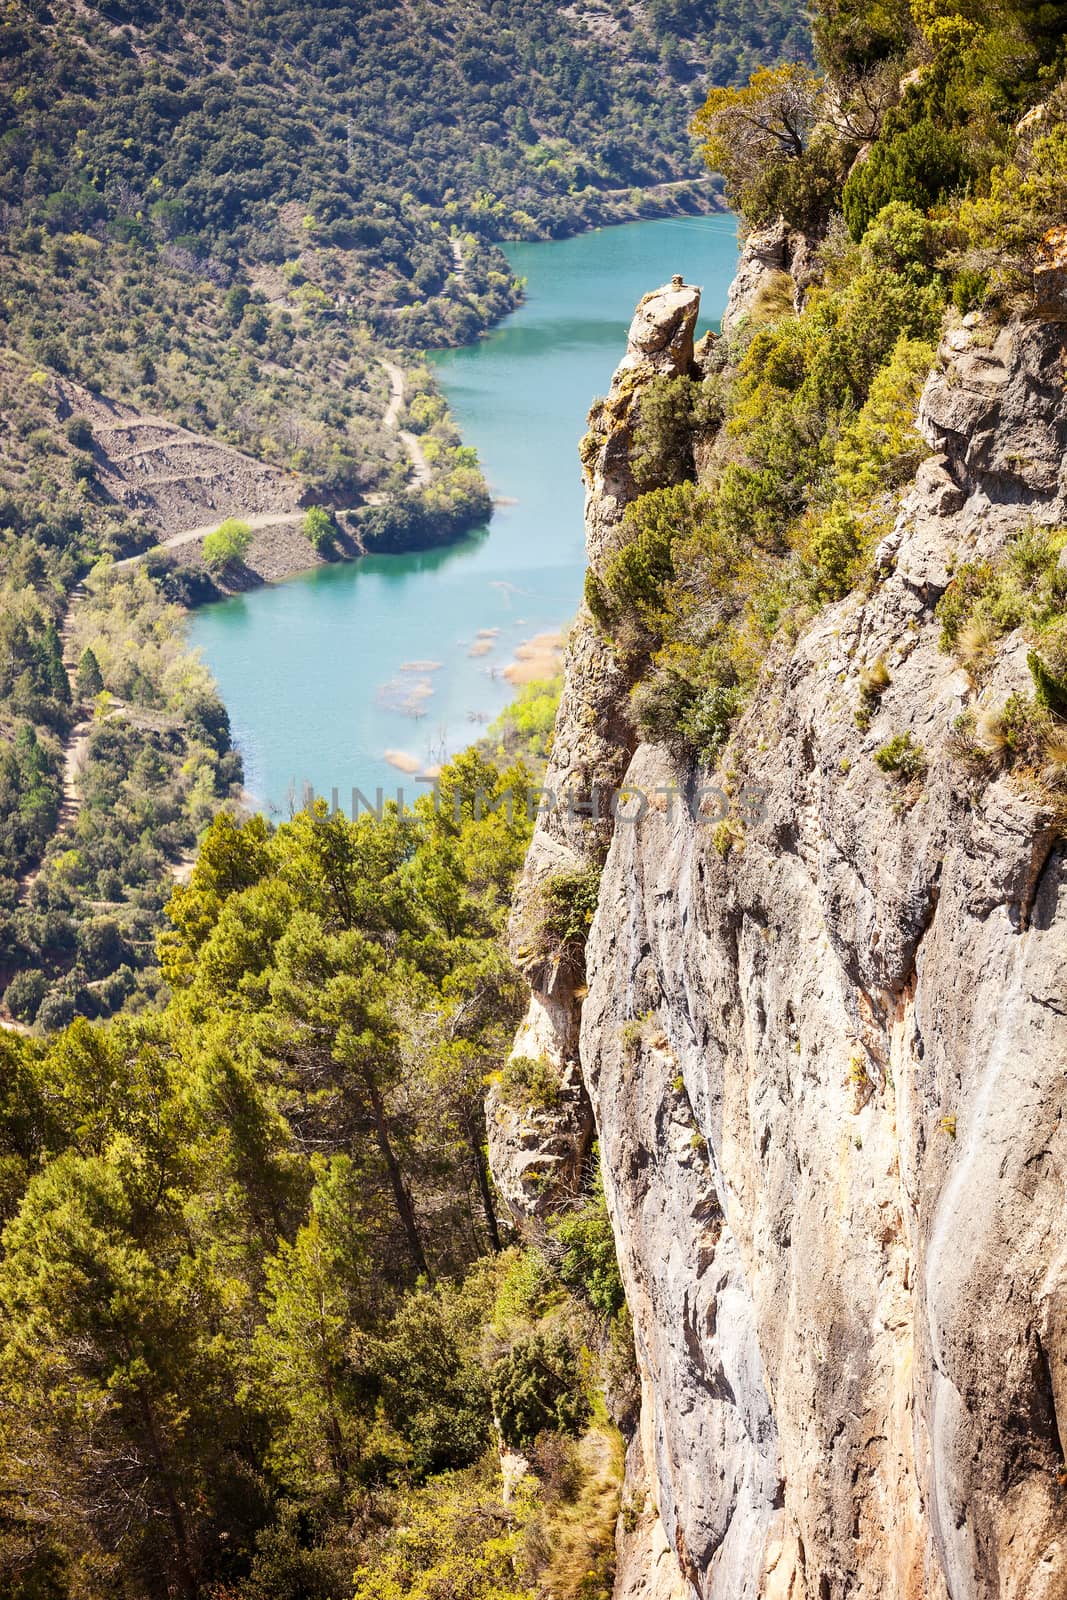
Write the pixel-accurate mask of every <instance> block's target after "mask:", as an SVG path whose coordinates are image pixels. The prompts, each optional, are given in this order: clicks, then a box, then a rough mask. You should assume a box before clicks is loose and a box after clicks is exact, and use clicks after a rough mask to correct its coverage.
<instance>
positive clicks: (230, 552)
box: [204, 517, 252, 572]
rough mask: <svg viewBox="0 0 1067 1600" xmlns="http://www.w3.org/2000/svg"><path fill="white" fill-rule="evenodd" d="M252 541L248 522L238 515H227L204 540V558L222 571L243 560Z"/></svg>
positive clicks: (214, 567)
mask: <svg viewBox="0 0 1067 1600" xmlns="http://www.w3.org/2000/svg"><path fill="white" fill-rule="evenodd" d="M251 543H252V530H251V528H250V527H249V526H248V523H247V522H241V521H239V520H238V518H237V517H227V518H226V520H225V522H221V523H220V524H219V526H218V527H217V528H216V529H215V531H214V533H209V534H208V536H207V538H206V539H205V540H204V560H205V561H206V562H207V564H208V566H209V567H211V568H213V569H214V570H215V571H216V572H221V571H223V570H224V569H225V568H226V567H229V566H234V565H236V564H237V563H238V562H240V561H243V560H244V558H245V556H246V555H247V554H248V547H249V545H250V544H251Z"/></svg>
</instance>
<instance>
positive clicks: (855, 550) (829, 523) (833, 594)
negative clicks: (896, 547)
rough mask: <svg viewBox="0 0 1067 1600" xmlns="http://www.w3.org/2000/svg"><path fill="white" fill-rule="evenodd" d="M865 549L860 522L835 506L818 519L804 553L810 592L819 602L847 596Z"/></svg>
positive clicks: (839, 506) (849, 512) (854, 516)
mask: <svg viewBox="0 0 1067 1600" xmlns="http://www.w3.org/2000/svg"><path fill="white" fill-rule="evenodd" d="M865 549H866V540H865V536H864V528H863V524H862V523H861V521H860V519H859V518H858V517H857V516H856V515H855V513H854V512H852V511H850V510H849V509H848V508H847V506H845V505H843V504H841V503H840V502H835V504H834V505H832V506H831V507H830V509H829V511H828V512H827V513H826V515H825V516H824V517H822V518H820V520H819V523H818V525H817V527H816V529H815V532H814V534H813V535H812V538H811V542H810V544H809V546H808V550H807V558H808V560H809V562H810V563H811V569H812V589H813V591H814V593H815V595H816V597H817V598H818V599H819V600H840V599H841V597H842V596H843V595H846V594H848V592H849V590H850V589H851V588H852V587H853V584H854V583H855V581H856V577H857V575H858V573H859V571H860V569H861V567H862V563H863V557H864V554H865Z"/></svg>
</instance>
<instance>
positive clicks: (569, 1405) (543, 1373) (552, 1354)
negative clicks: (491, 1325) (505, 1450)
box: [490, 1332, 589, 1449]
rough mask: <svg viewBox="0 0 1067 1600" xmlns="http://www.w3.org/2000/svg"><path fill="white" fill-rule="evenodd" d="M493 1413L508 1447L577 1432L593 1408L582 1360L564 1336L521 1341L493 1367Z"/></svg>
mask: <svg viewBox="0 0 1067 1600" xmlns="http://www.w3.org/2000/svg"><path fill="white" fill-rule="evenodd" d="M490 1386H491V1392H492V1399H493V1411H494V1413H495V1415H496V1418H497V1421H498V1422H499V1424H500V1430H501V1432H502V1434H503V1436H504V1439H505V1440H506V1442H507V1443H508V1444H510V1445H511V1446H513V1447H514V1448H516V1449H521V1448H522V1447H523V1446H524V1445H529V1444H532V1442H533V1440H534V1439H535V1438H536V1437H537V1435H538V1434H539V1433H543V1432H544V1431H546V1430H548V1431H549V1432H552V1433H577V1432H578V1431H579V1429H580V1428H581V1426H582V1424H583V1422H584V1421H585V1419H586V1417H587V1415H588V1411H589V1404H588V1400H587V1399H586V1396H585V1392H584V1389H583V1386H582V1381H581V1373H580V1370H579V1364H578V1356H577V1352H576V1351H575V1349H574V1346H573V1345H572V1343H571V1342H570V1340H569V1339H568V1337H567V1335H566V1334H565V1333H563V1332H537V1333H532V1334H530V1335H529V1336H528V1337H526V1338H524V1339H521V1340H520V1341H519V1342H518V1343H517V1344H515V1345H513V1346H512V1348H511V1350H509V1351H508V1353H507V1354H506V1355H504V1356H501V1358H500V1360H499V1361H498V1362H497V1363H496V1365H495V1366H494V1367H493V1370H492V1373H491V1375H490Z"/></svg>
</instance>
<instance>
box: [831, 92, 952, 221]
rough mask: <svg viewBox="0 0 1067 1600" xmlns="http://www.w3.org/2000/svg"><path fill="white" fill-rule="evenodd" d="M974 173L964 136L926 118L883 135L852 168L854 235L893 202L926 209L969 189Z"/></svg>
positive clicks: (848, 203)
mask: <svg viewBox="0 0 1067 1600" xmlns="http://www.w3.org/2000/svg"><path fill="white" fill-rule="evenodd" d="M974 177H975V170H974V167H973V165H972V163H971V162H970V160H969V159H968V155H967V149H966V146H965V144H964V142H963V140H962V138H960V137H959V136H958V135H956V134H954V133H949V132H946V131H944V130H943V129H941V128H939V127H938V126H937V124H936V123H935V122H933V121H932V120H931V119H929V118H924V119H922V120H921V121H919V122H916V123H913V124H912V125H911V126H910V127H907V128H904V129H902V131H901V132H899V133H897V134H895V135H894V136H893V137H892V138H889V139H886V140H879V142H878V143H877V144H876V145H875V146H874V149H873V150H872V151H871V153H870V155H869V156H868V158H867V160H866V161H863V162H861V163H860V164H859V165H858V166H856V167H854V168H853V170H852V172H851V173H850V175H849V178H848V181H847V183H846V184H845V187H844V191H843V193H842V197H841V198H842V205H843V208H844V213H845V220H846V221H847V223H848V226H849V229H850V231H851V233H852V237H853V238H854V239H862V238H863V235H864V233H865V232H866V230H867V228H868V226H869V224H870V223H871V222H873V221H874V219H875V218H876V217H877V216H878V214H879V212H880V211H881V210H882V209H883V207H885V206H888V205H890V204H891V203H892V202H894V201H898V202H899V201H903V202H906V203H907V204H908V205H910V206H915V207H917V208H919V209H920V210H923V211H926V210H929V209H930V207H931V206H933V205H936V204H937V202H938V201H940V200H943V199H944V198H946V197H947V196H948V195H952V194H957V193H959V192H961V191H963V190H965V189H966V188H967V186H968V185H969V183H970V182H971V181H972V180H973V178H974Z"/></svg>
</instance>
